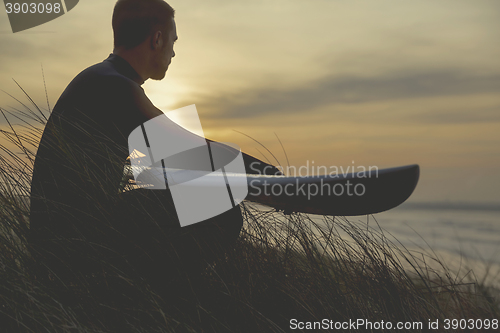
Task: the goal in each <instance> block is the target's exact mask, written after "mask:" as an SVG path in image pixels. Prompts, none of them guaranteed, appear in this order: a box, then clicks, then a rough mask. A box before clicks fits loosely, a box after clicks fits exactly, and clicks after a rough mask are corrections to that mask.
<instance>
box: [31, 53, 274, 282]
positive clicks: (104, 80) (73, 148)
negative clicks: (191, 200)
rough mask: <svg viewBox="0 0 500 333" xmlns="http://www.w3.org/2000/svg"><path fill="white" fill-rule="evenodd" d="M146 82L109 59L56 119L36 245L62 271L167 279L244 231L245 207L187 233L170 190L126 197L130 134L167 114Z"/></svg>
mask: <svg viewBox="0 0 500 333" xmlns="http://www.w3.org/2000/svg"><path fill="white" fill-rule="evenodd" d="M142 83H143V80H142V79H141V77H140V76H139V75H138V74H137V72H135V70H134V69H133V68H132V67H131V66H130V65H129V64H128V62H127V61H125V60H124V59H122V58H120V57H119V56H116V55H110V56H109V58H108V59H106V60H105V61H103V62H102V63H99V64H96V65H94V66H91V67H89V68H87V69H85V70H84V71H82V72H81V73H80V74H79V75H78V76H76V77H75V79H74V80H73V81H72V82H71V83H70V84H69V85H68V87H67V88H66V90H65V91H64V92H63V94H62V95H61V97H60V98H59V100H58V102H57V104H56V105H55V107H54V110H53V112H52V114H51V116H50V118H49V120H48V122H47V125H46V128H45V130H44V133H43V136H42V139H41V142H40V146H39V149H38V152H37V156H36V160H35V165H34V170H33V179H32V189H31V216H30V220H31V222H30V223H31V226H30V228H31V230H30V236H29V242H30V245H31V250H32V252H33V255H34V256H35V257H37V260H38V261H40V262H42V263H44V264H45V265H47V266H48V267H49V268H50V270H52V271H54V272H55V273H56V274H60V275H64V274H66V273H68V272H70V273H69V274H73V273H76V274H82V273H85V274H87V273H92V272H95V271H102V269H103V265H104V266H106V265H108V266H109V265H113V267H115V266H117V267H118V266H119V265H118V264H117V262H118V261H120V260H121V261H122V262H126V263H128V264H132V266H134V268H135V269H136V270H139V271H143V272H146V273H145V274H149V275H155V274H159V275H161V274H160V273H158V270H159V269H160V270H161V269H162V267H163V266H171V265H173V262H175V260H173V259H172V260H169V259H167V257H168V256H170V255H172V254H173V256H175V257H176V258H177V259H176V260H177V261H180V262H183V263H186V261H188V262H197V261H204V260H206V258H202V257H203V256H204V254H208V253H209V252H210V250H211V249H212V248H215V247H218V246H220V245H224V246H227V244H230V243H231V241H233V240H234V239H235V238H236V237H237V235H238V234H239V231H240V228H241V225H242V217H241V213H240V210H239V207H236V208H235V209H233V210H231V211H228V212H226V213H224V214H221V215H219V216H218V217H215V218H213V219H211V220H209V221H206V222H203V223H198V224H195V225H192V226H189V227H185V228H180V227H179V222H178V220H177V217H176V214H175V209H174V208H173V205H172V201H171V197H170V194H169V191H168V190H167V191H149V190H134V191H129V192H125V193H121V191H120V183H121V180H122V176H123V166H124V164H125V161H126V159H127V157H128V141H127V139H128V135H129V134H130V133H131V132H132V130H134V129H135V128H136V127H138V126H140V125H141V124H142V123H144V122H145V121H147V120H149V119H151V118H154V117H156V116H159V115H162V114H163V113H162V112H161V111H160V110H159V109H157V108H156V107H155V106H154V105H153V104H152V103H151V101H150V100H149V99H148V98H147V97H146V95H145V93H144V91H143V89H142V88H141V84H142ZM180 139H181V140H182V139H189V137H186V138H180ZM244 159H245V163H246V164H247V165H248V163H249V162H252V161H256V160H255V159H252V158H251V157H249V156H244ZM265 166H267V164H265V163H262V167H265ZM253 169H255V167H253ZM247 170H248V168H247ZM273 171H275V169H273ZM193 209H196V208H195V207H193ZM113 258H115V259H116V262H114V261H113V260H115V259H113ZM207 258H208V259H210V258H213V256H210V255H207ZM120 269H121V268H120Z"/></svg>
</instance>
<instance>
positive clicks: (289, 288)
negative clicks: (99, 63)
mask: <svg viewBox="0 0 500 333" xmlns="http://www.w3.org/2000/svg"><path fill="white" fill-rule="evenodd" d="M25 94H26V93H25ZM26 96H27V94H26ZM27 98H28V100H29V101H31V102H32V104H33V105H34V106H33V107H34V108H35V111H32V110H30V108H29V107H28V106H26V105H24V104H22V103H21V106H22V108H21V109H20V110H13V111H7V110H4V109H2V110H1V112H2V114H3V115H4V117H5V119H6V121H7V124H8V127H9V129H8V130H3V131H1V132H2V134H3V135H4V139H5V143H3V144H1V145H0V149H1V150H2V155H1V157H0V186H1V188H0V207H1V209H0V214H1V215H0V219H1V224H0V281H1V283H0V327H1V331H2V332H287V331H289V329H290V321H291V320H292V319H297V320H298V321H304V322H321V321H322V320H323V319H328V320H332V321H333V322H349V320H353V321H356V320H357V319H365V320H369V321H371V322H380V321H382V320H383V321H384V322H386V323H387V322H391V323H393V324H394V325H396V323H397V322H421V323H422V324H423V329H421V330H418V329H417V330H415V329H406V330H404V329H401V330H399V331H401V332H403V331H408V332H414V331H427V330H428V326H427V325H428V321H429V320H431V321H435V320H437V319H439V320H440V322H442V321H443V320H444V319H452V318H458V319H460V318H464V319H470V318H473V319H480V318H481V319H486V318H489V319H495V318H497V319H498V318H499V303H498V299H497V298H495V297H494V296H493V295H494V293H493V290H492V289H491V288H489V287H488V286H485V285H484V284H480V283H478V282H477V281H475V280H467V281H462V280H460V281H461V282H457V277H456V276H454V275H453V273H452V272H451V271H450V270H449V269H447V267H446V265H445V263H443V262H440V261H439V259H437V256H436V257H433V256H428V255H425V254H422V253H420V254H415V253H413V252H410V251H408V250H407V249H405V248H404V247H403V246H401V244H398V243H397V240H394V239H392V238H391V237H390V235H388V234H387V233H386V232H384V231H383V230H382V229H381V228H378V227H377V228H371V227H369V226H368V225H367V224H366V223H361V222H353V221H350V220H348V219H346V218H342V217H330V216H323V217H312V216H310V215H306V214H299V213H292V214H289V215H284V214H283V213H281V212H276V211H274V210H272V209H269V208H267V207H263V206H259V205H256V204H252V203H249V202H244V203H243V204H242V205H241V210H242V214H243V216H244V228H243V230H242V232H241V234H240V237H239V239H238V241H237V243H236V244H235V246H234V248H232V249H231V250H230V251H228V253H227V254H226V255H225V257H223V258H219V259H217V260H216V261H215V262H211V263H209V264H207V266H206V268H205V270H204V271H203V272H202V274H201V275H200V276H198V277H197V278H195V279H190V280H187V278H186V275H184V273H183V272H180V273H179V278H178V279H177V280H174V282H171V284H173V287H172V288H170V289H169V290H168V291H167V292H165V293H163V294H160V293H158V292H157V291H156V290H154V289H152V288H150V286H149V285H148V284H147V283H145V281H143V280H142V279H141V278H140V274H139V275H134V274H129V275H127V273H125V272H121V271H119V272H118V273H117V274H103V275H102V276H100V275H96V276H92V277H87V278H83V279H81V280H71V281H65V280H64V279H62V280H59V277H58V276H53V277H52V280H54V281H56V282H57V288H54V286H53V285H51V284H50V283H49V284H47V281H45V280H43V279H40V277H39V276H37V275H36V274H35V273H33V271H32V270H31V269H30V267H32V266H33V260H34V259H33V256H32V255H31V253H30V252H29V251H28V250H27V233H28V230H29V200H28V198H29V194H30V181H31V173H32V168H33V161H34V156H35V150H36V148H37V145H38V141H39V137H40V135H41V132H42V129H41V128H42V126H43V125H44V123H45V119H46V118H45V116H43V115H44V113H43V111H42V110H41V109H40V108H38V106H36V104H35V103H34V102H33V101H32V100H31V99H30V98H29V96H27ZM8 115H9V116H11V117H15V118H16V119H17V120H18V121H20V122H21V124H20V125H15V124H13V123H12V122H11V121H10V120H9V117H8ZM88 177H93V175H91V174H88ZM92 180H93V178H89V181H92ZM98 185H99V184H98ZM102 209H103V210H104V209H105V208H102ZM105 215H106V214H105V212H103V216H105ZM391 239H392V240H391ZM99 260H101V264H102V265H103V267H106V265H108V266H112V265H114V263H113V262H112V261H109V262H107V261H106V258H99ZM430 261H434V262H437V263H438V265H439V266H440V268H441V269H440V270H439V271H437V270H435V269H433V268H431V267H430V265H427V262H430ZM408 267H410V268H408ZM108 269H109V272H112V271H113V269H114V267H108ZM443 272H444V273H443ZM471 276H472V275H468V278H470V277H471ZM117 286H120V287H119V288H118V287H117ZM324 331H335V329H333V328H332V329H325V330H324ZM345 331H356V332H357V331H370V330H369V329H366V327H360V328H358V329H356V330H354V329H346V330H345ZM471 331H474V330H471ZM475 331H477V332H479V331H481V330H479V329H478V330H475Z"/></svg>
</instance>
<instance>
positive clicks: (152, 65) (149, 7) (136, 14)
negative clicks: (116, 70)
mask: <svg viewBox="0 0 500 333" xmlns="http://www.w3.org/2000/svg"><path fill="white" fill-rule="evenodd" d="M174 13H175V11H174V9H173V8H172V7H171V6H170V5H169V4H167V3H166V2H165V1H163V0H118V1H117V2H116V5H115V9H114V11H113V20H112V25H113V32H114V46H115V49H114V53H115V54H118V55H120V56H123V57H124V58H125V59H126V60H128V61H129V62H130V63H131V65H132V66H133V67H134V68H135V69H136V70H137V71H138V73H139V74H140V75H141V76H142V77H143V78H144V79H145V80H146V79H148V78H152V79H154V80H161V79H163V77H165V73H166V71H167V69H168V66H169V65H170V62H171V59H172V58H173V57H174V56H175V52H174V50H173V44H174V42H175V40H177V30H176V25H175V21H174Z"/></svg>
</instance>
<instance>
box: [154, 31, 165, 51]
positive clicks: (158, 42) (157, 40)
mask: <svg viewBox="0 0 500 333" xmlns="http://www.w3.org/2000/svg"><path fill="white" fill-rule="evenodd" d="M162 45H163V39H162V34H161V31H157V32H155V33H154V34H153V36H152V37H151V50H156V49H157V48H161V47H162Z"/></svg>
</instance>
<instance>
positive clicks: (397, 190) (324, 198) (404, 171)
mask: <svg viewBox="0 0 500 333" xmlns="http://www.w3.org/2000/svg"><path fill="white" fill-rule="evenodd" d="M146 169H147V170H148V172H145V173H142V174H147V175H149V177H154V178H157V179H159V178H161V179H162V180H163V179H164V177H165V175H166V176H167V183H168V184H169V185H170V186H175V185H178V184H184V185H187V186H189V182H190V180H192V179H197V181H196V186H202V187H213V188H214V189H215V188H216V187H222V186H224V187H225V186H229V185H228V184H231V188H232V189H236V188H240V187H246V188H247V189H248V194H247V195H246V197H245V198H239V199H240V200H236V201H237V202H241V201H242V200H243V199H246V200H248V201H252V202H256V203H259V204H263V205H266V206H270V207H273V208H275V209H277V210H283V211H284V212H285V213H291V212H301V213H309V214H320V215H333V216H357V215H367V214H375V213H380V212H383V211H386V210H389V209H392V208H394V207H396V206H398V205H400V204H401V203H403V202H404V201H406V199H408V198H409V197H410V195H411V194H412V193H413V191H414V190H415V188H416V186H417V183H418V179H419V175H420V168H419V166H418V165H416V164H415V165H407V166H401V167H395V168H388V169H381V170H378V169H376V170H370V171H365V172H354V173H350V174H335V175H321V176H307V177H289V176H269V175H251V174H238V173H229V172H228V173H221V172H207V171H199V170H170V171H169V172H168V175H167V174H166V173H165V172H164V170H162V169H161V168H146ZM128 172H129V173H132V170H131V168H130V169H129V170H128ZM142 174H141V175H142ZM221 177H225V181H221ZM141 182H142V184H147V183H148V181H147V179H146V178H144V179H142V180H141V181H140V182H139V183H141ZM144 186H145V187H146V188H147V185H144ZM234 192H238V191H234Z"/></svg>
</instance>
